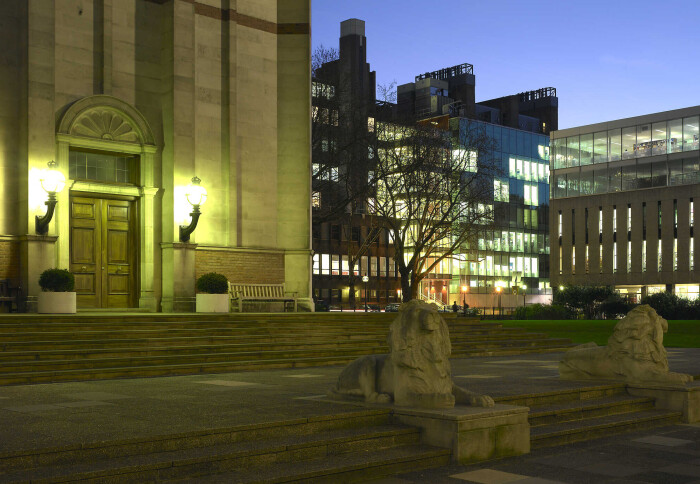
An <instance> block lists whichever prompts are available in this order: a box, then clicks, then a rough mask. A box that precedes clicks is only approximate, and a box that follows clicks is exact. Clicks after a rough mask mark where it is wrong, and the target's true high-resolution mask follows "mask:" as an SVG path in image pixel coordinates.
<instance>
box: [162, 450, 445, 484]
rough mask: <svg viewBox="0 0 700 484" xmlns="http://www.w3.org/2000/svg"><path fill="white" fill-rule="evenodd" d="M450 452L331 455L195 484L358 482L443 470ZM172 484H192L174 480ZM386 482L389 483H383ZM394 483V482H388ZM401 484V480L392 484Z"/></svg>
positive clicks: (217, 476)
mask: <svg viewBox="0 0 700 484" xmlns="http://www.w3.org/2000/svg"><path fill="white" fill-rule="evenodd" d="M449 462H450V451H449V450H448V449H440V448H437V447H429V446H425V445H410V446H402V447H395V448H391V449H384V450H381V451H379V452H369V451H367V452H358V453H350V454H340V455H333V456H331V457H330V458H327V459H315V460H312V461H304V462H289V463H282V464H273V465H271V466H266V467H263V468H260V469H246V470H234V471H229V472H224V473H221V474H215V475H210V476H206V477H198V478H197V482H198V483H224V482H225V483H232V482H235V483H237V484H264V483H282V482H288V483H291V482H295V483H302V482H303V483H306V484H322V483H323V484H331V483H332V484H336V483H361V482H369V481H375V480H377V479H380V478H382V477H387V476H391V475H394V474H400V473H403V472H407V471H420V470H424V469H431V468H435V467H443V466H446V465H448V464H449ZM174 482H192V481H191V480H175V481H174ZM387 482H389V480H387ZM391 482H394V481H391ZM396 482H403V481H398V480H397V481H396Z"/></svg>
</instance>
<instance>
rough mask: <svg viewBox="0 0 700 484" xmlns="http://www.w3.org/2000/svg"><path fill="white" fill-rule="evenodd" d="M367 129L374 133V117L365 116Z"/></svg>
mask: <svg viewBox="0 0 700 484" xmlns="http://www.w3.org/2000/svg"><path fill="white" fill-rule="evenodd" d="M367 131H369V132H370V133H374V118H367Z"/></svg>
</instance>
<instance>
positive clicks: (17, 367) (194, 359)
mask: <svg viewBox="0 0 700 484" xmlns="http://www.w3.org/2000/svg"><path fill="white" fill-rule="evenodd" d="M383 351H385V348H384V347H374V348H373V347H369V348H330V349H326V350H315V351H314V350H310V349H308V348H303V349H297V350H278V351H270V350H264V351H234V352H226V353H202V354H182V353H174V354H157V355H155V356H126V355H124V356H122V355H120V356H117V357H114V358H83V359H69V360H38V361H37V360H31V361H10V362H0V375H1V374H3V373H13V372H20V371H30V372H35V371H36V372H41V371H50V370H78V369H95V370H100V369H103V368H123V367H131V366H134V367H149V366H160V365H172V364H175V363H178V364H185V365H186V364H202V365H206V364H209V363H225V362H231V363H235V362H238V361H255V360H257V359H267V360H269V359H273V360H274V359H287V360H303V359H305V358H342V359H349V360H352V359H355V358H357V357H359V356H362V355H366V354H380V353H382V352H383Z"/></svg>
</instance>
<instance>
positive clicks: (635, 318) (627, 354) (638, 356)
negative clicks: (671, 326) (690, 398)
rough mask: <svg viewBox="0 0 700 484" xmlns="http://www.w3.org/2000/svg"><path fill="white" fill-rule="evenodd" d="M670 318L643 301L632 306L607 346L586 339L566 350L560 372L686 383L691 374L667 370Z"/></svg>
mask: <svg viewBox="0 0 700 484" xmlns="http://www.w3.org/2000/svg"><path fill="white" fill-rule="evenodd" d="M667 331H668V321H666V320H665V319H664V318H662V317H661V316H659V315H658V314H656V311H655V310H654V308H652V307H651V306H649V305H647V304H644V305H642V306H637V307H636V308H634V309H632V310H631V311H630V312H629V313H627V316H625V318H624V319H622V320H621V321H620V322H619V323H617V325H615V329H614V330H613V334H612V336H610V338H609V339H608V345H607V346H598V345H596V344H595V343H592V342H591V343H586V344H583V345H580V346H577V347H575V348H572V349H571V350H569V351H567V352H566V353H565V354H564V358H563V359H562V360H561V361H560V362H559V376H560V377H561V378H563V379H567V380H579V379H596V378H604V379H617V380H625V381H653V382H660V383H686V382H689V381H691V380H692V379H693V377H692V376H691V375H686V374H684V373H674V372H671V371H668V358H667V356H666V348H664V345H663V339H664V333H665V332H667Z"/></svg>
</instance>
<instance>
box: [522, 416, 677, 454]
mask: <svg viewBox="0 0 700 484" xmlns="http://www.w3.org/2000/svg"><path fill="white" fill-rule="evenodd" d="M681 417H682V413H681V412H671V411H668V410H645V411H640V412H631V413H623V414H616V415H606V416H603V417H595V418H589V419H583V420H575V421H570V422H563V423H559V424H554V425H542V426H539V427H531V428H530V447H531V448H533V449H536V448H541V447H551V446H556V445H565V444H571V443H573V442H582V441H585V440H592V439H596V438H600V437H607V436H610V435H615V434H621V433H625V432H632V431H635V430H642V429H648V428H653V427H659V426H664V425H672V424H676V423H679V422H680V421H681Z"/></svg>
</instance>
